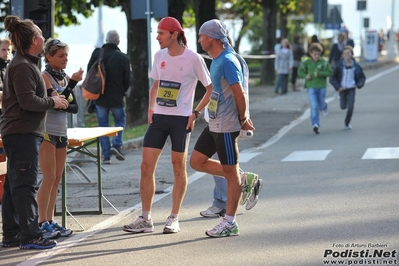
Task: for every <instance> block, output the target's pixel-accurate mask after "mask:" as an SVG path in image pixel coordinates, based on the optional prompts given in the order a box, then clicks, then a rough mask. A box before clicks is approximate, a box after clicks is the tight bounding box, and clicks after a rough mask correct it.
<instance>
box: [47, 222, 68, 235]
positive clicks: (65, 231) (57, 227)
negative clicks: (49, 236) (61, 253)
mask: <svg viewBox="0 0 399 266" xmlns="http://www.w3.org/2000/svg"><path fill="white" fill-rule="evenodd" d="M50 226H51V227H52V228H53V229H54V230H55V231H58V232H60V233H61V236H62V237H67V236H70V235H72V233H73V231H72V230H71V229H67V228H65V227H62V226H61V225H59V224H58V223H57V222H56V221H52V223H51V224H50Z"/></svg>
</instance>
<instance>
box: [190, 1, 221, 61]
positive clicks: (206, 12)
mask: <svg viewBox="0 0 399 266" xmlns="http://www.w3.org/2000/svg"><path fill="white" fill-rule="evenodd" d="M194 5H195V23H196V24H195V31H196V33H197V36H198V34H199V29H200V27H201V25H202V24H204V22H206V21H208V20H211V19H214V18H216V8H215V7H216V6H215V5H216V0H207V1H204V0H194ZM197 52H198V53H200V54H203V53H205V52H204V50H202V48H201V45H197Z"/></svg>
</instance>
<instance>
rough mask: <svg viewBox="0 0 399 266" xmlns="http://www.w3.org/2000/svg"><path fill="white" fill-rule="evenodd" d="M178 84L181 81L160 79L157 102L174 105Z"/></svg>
mask: <svg viewBox="0 0 399 266" xmlns="http://www.w3.org/2000/svg"><path fill="white" fill-rule="evenodd" d="M180 86H181V83H177V82H173V81H166V80H160V81H159V87H158V93H157V104H158V105H159V106H165V107H176V106H177V98H178V97H179V92H180Z"/></svg>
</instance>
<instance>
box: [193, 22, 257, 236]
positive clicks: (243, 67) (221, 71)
mask: <svg viewBox="0 0 399 266" xmlns="http://www.w3.org/2000/svg"><path fill="white" fill-rule="evenodd" d="M199 35H200V36H199V39H198V42H199V43H200V44H201V47H202V49H203V50H204V51H206V52H207V53H208V54H209V55H210V56H211V57H212V58H213V62H212V64H211V69H210V74H211V80H212V84H213V88H212V95H211V99H210V101H209V104H208V113H209V118H210V119H209V126H208V127H206V128H205V129H204V131H203V132H202V133H201V135H200V137H199V138H198V140H197V143H196V144H195V147H194V151H193V153H192V155H191V158H190V165H191V167H192V168H193V169H195V170H197V171H201V172H206V173H208V174H212V175H217V176H223V177H225V178H226V180H227V183H228V188H227V195H228V197H227V207H226V215H225V216H224V217H222V219H221V221H220V223H219V224H218V225H216V226H215V227H214V228H213V229H211V230H207V231H206V232H205V233H206V235H208V236H211V237H225V236H235V235H239V230H238V224H237V222H236V220H235V216H236V212H237V208H238V204H239V201H240V198H241V192H242V190H241V181H240V179H241V178H240V174H239V163H238V153H239V150H238V144H237V138H238V136H239V134H240V130H241V129H243V130H254V129H255V128H254V126H253V124H252V121H251V119H250V118H249V116H248V114H249V112H248V66H247V64H246V63H245V61H244V59H242V57H240V56H239V55H238V54H237V53H236V52H235V51H234V49H233V48H232V47H231V46H230V43H229V40H228V33H227V29H226V26H225V25H224V24H223V23H222V22H221V21H219V20H217V19H213V20H209V21H207V22H205V23H204V24H203V25H202V26H201V28H200V30H199ZM215 153H217V155H218V157H219V160H213V159H211V157H212V156H213V155H214V154H215ZM253 177H254V176H251V178H247V180H246V182H248V184H249V185H250V186H252V185H255V183H256V182H257V180H255V178H253Z"/></svg>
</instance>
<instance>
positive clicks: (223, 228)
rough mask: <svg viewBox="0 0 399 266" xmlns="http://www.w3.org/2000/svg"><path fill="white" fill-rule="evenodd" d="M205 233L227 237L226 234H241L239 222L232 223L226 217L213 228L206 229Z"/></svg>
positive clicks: (211, 235)
mask: <svg viewBox="0 0 399 266" xmlns="http://www.w3.org/2000/svg"><path fill="white" fill-rule="evenodd" d="M205 234H206V235H207V236H210V237H226V236H238V235H240V233H239V231H238V224H237V222H234V223H233V224H231V223H229V222H228V221H227V220H226V219H225V218H224V217H223V218H222V219H221V220H220V222H219V223H218V224H217V225H216V226H215V227H214V228H213V229H210V230H206V231H205Z"/></svg>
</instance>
